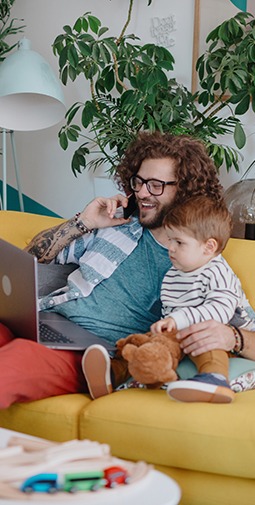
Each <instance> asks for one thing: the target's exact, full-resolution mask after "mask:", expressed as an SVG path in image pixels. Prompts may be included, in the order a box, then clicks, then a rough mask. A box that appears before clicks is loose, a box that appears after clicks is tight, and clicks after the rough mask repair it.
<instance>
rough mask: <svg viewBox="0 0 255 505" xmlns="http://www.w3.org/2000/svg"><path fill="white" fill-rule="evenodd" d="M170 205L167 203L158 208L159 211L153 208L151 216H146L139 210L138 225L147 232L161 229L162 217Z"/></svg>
mask: <svg viewBox="0 0 255 505" xmlns="http://www.w3.org/2000/svg"><path fill="white" fill-rule="evenodd" d="M172 205H173V204H172V203H169V204H168V205H164V206H160V208H159V209H157V208H155V211H154V213H152V215H151V216H149V215H147V213H145V212H143V210H142V209H140V208H139V209H138V218H139V221H140V224H141V225H142V226H143V228H147V229H148V230H156V229H157V228H161V226H162V225H163V220H164V217H165V215H166V213H167V212H168V211H169V210H170V208H171V207H172Z"/></svg>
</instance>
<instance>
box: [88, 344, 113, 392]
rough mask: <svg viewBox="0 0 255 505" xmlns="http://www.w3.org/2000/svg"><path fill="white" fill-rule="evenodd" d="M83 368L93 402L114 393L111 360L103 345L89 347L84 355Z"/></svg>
mask: <svg viewBox="0 0 255 505" xmlns="http://www.w3.org/2000/svg"><path fill="white" fill-rule="evenodd" d="M81 366H82V371H83V373H84V376H85V379H86V381H87V385H88V388H89V392H90V396H91V397H92V398H93V400H95V399H96V398H100V396H105V395H109V394H110V393H112V382H111V359H110V356H109V354H108V352H107V351H106V349H105V348H104V347H103V346H102V345H98V344H94V345H91V346H90V347H88V348H87V349H86V351H85V353H84V354H83V357H82V362H81Z"/></svg>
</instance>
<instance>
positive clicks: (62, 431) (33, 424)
mask: <svg viewBox="0 0 255 505" xmlns="http://www.w3.org/2000/svg"><path fill="white" fill-rule="evenodd" d="M90 402H91V399H90V398H89V396H86V395H81V394H72V395H71V394H70V395H63V396H55V397H53V398H46V399H45V400H38V401H34V402H27V403H16V404H15V405H12V406H11V407H9V408H8V409H6V410H0V426H1V427H2V428H7V429H9V430H14V431H20V432H21V433H29V434H30V435H34V436H36V437H42V438H47V439H48V440H54V441H56V442H65V441H67V440H72V439H79V438H80V433H79V428H80V426H79V416H80V413H81V412H82V411H83V410H84V409H85V408H86V407H87V405H88V404H89V403H90Z"/></svg>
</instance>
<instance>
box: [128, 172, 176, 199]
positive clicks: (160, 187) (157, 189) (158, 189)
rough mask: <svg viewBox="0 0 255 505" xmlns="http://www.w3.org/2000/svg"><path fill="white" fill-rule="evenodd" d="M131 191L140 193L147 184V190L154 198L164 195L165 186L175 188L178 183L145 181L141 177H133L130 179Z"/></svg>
mask: <svg viewBox="0 0 255 505" xmlns="http://www.w3.org/2000/svg"><path fill="white" fill-rule="evenodd" d="M129 183H130V186H131V189H132V190H133V191H134V192H135V193H138V191H140V189H142V186H143V185H144V184H146V188H147V190H148V191H149V193H150V194H151V195H152V196H160V195H162V194H163V193H164V189H165V186H175V185H176V184H177V182H176V181H159V180H158V179H143V178H142V177H140V175H132V177H130V179H129Z"/></svg>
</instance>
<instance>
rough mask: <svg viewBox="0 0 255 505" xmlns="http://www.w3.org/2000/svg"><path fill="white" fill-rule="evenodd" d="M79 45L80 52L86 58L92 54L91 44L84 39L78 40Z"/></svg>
mask: <svg viewBox="0 0 255 505" xmlns="http://www.w3.org/2000/svg"><path fill="white" fill-rule="evenodd" d="M77 46H78V48H79V51H80V53H81V54H82V56H85V58H86V57H87V56H90V55H91V48H90V46H89V45H88V44H86V43H85V42H83V40H78V41H77Z"/></svg>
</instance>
